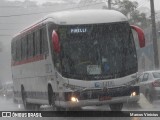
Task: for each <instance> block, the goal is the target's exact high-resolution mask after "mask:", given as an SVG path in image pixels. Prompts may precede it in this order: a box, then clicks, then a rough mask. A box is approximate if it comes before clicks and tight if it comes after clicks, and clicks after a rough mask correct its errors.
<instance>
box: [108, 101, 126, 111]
mask: <svg viewBox="0 0 160 120" xmlns="http://www.w3.org/2000/svg"><path fill="white" fill-rule="evenodd" d="M109 107H110V109H111V111H121V110H122V108H123V103H116V104H110V105H109Z"/></svg>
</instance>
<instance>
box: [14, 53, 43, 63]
mask: <svg viewBox="0 0 160 120" xmlns="http://www.w3.org/2000/svg"><path fill="white" fill-rule="evenodd" d="M43 59H44V55H36V56H34V57H32V58H28V59H25V60H22V61H18V62H12V66H17V65H22V64H27V63H31V62H36V61H40V60H43Z"/></svg>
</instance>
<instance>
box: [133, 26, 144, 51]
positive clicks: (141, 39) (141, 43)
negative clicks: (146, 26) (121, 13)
mask: <svg viewBox="0 0 160 120" xmlns="http://www.w3.org/2000/svg"><path fill="white" fill-rule="evenodd" d="M131 28H132V29H133V30H135V31H136V33H137V34H138V39H139V46H140V47H141V48H142V47H144V46H145V37H144V32H143V30H142V29H141V28H139V27H138V26H134V25H131Z"/></svg>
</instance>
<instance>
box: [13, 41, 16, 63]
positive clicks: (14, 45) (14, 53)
mask: <svg viewBox="0 0 160 120" xmlns="http://www.w3.org/2000/svg"><path fill="white" fill-rule="evenodd" d="M12 60H14V61H16V41H14V42H12Z"/></svg>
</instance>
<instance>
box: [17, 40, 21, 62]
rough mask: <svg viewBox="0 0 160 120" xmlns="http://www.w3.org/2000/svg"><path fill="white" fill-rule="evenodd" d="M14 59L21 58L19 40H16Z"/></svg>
mask: <svg viewBox="0 0 160 120" xmlns="http://www.w3.org/2000/svg"><path fill="white" fill-rule="evenodd" d="M16 53H17V54H16V61H20V60H21V40H17V41H16Z"/></svg>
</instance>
